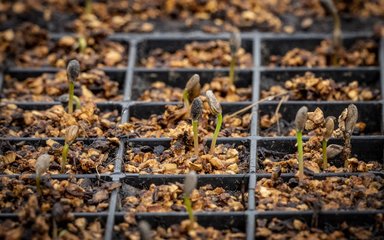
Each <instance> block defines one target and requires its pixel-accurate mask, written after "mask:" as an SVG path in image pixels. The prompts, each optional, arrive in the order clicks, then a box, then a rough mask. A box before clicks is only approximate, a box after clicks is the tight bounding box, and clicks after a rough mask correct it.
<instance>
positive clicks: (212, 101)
mask: <svg viewBox="0 0 384 240" xmlns="http://www.w3.org/2000/svg"><path fill="white" fill-rule="evenodd" d="M205 95H206V96H207V99H208V104H209V107H210V109H211V112H212V113H213V114H214V115H216V117H217V119H216V128H215V132H214V133H213V137H212V142H211V148H210V153H211V154H213V153H214V152H215V147H216V141H217V138H218V136H219V132H220V129H221V125H222V124H223V114H222V109H221V105H220V103H219V101H217V99H216V97H215V94H214V93H213V92H212V91H211V90H208V91H207V92H206V93H205Z"/></svg>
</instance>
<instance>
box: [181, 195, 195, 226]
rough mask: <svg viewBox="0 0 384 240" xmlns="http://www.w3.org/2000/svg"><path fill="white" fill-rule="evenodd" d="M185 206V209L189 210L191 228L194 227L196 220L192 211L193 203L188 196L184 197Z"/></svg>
mask: <svg viewBox="0 0 384 240" xmlns="http://www.w3.org/2000/svg"><path fill="white" fill-rule="evenodd" d="M184 205H185V209H186V210H187V213H188V216H189V220H190V221H191V225H190V226H193V224H194V222H195V218H194V216H193V211H192V202H191V199H190V198H189V197H187V196H184Z"/></svg>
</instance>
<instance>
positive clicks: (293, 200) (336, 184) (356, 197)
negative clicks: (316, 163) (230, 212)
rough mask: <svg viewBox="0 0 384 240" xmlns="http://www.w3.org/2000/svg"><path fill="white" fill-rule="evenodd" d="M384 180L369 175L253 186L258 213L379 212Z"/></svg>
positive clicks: (275, 181)
mask: <svg viewBox="0 0 384 240" xmlns="http://www.w3.org/2000/svg"><path fill="white" fill-rule="evenodd" d="M383 186H384V179H383V178H381V177H380V176H375V175H373V174H364V175H360V176H351V177H327V178H326V179H324V180H323V179H310V178H307V179H304V180H303V182H299V181H298V179H297V178H291V179H289V180H287V181H284V180H282V179H281V178H278V179H266V178H262V179H260V180H259V181H258V182H257V184H256V189H255V195H256V196H255V197H256V205H257V206H256V208H257V210H259V211H267V210H268V211H269V210H286V211H290V210H293V211H297V210H299V211H305V210H312V209H314V210H324V211H325V210H367V209H371V210H373V209H383V208H384V204H383V202H382V199H383V197H384V190H383Z"/></svg>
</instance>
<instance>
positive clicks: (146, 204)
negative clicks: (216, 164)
mask: <svg viewBox="0 0 384 240" xmlns="http://www.w3.org/2000/svg"><path fill="white" fill-rule="evenodd" d="M120 194H121V197H122V207H123V210H124V211H129V212H175V211H176V212H185V211H186V210H185V206H184V200H183V196H184V191H183V184H180V183H172V184H167V185H165V184H164V185H155V184H151V185H150V186H149V188H147V189H139V188H135V187H133V186H130V185H128V184H123V186H122V189H121V191H120ZM190 199H191V201H192V208H193V212H200V211H205V212H229V211H244V210H245V204H244V203H246V202H247V201H248V193H241V192H240V191H226V190H225V189H224V188H222V187H216V188H214V187H212V186H211V185H210V184H208V185H204V186H202V187H200V188H198V189H195V190H193V192H192V193H191V196H190Z"/></svg>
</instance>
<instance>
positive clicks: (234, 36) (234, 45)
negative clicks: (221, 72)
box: [229, 29, 241, 85]
mask: <svg viewBox="0 0 384 240" xmlns="http://www.w3.org/2000/svg"><path fill="white" fill-rule="evenodd" d="M240 46H241V37H240V32H239V30H237V29H235V30H234V31H232V32H231V37H230V39H229V47H230V49H231V63H230V68H229V81H230V84H231V85H233V84H234V83H235V67H236V64H237V51H238V50H239V49H240Z"/></svg>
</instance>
